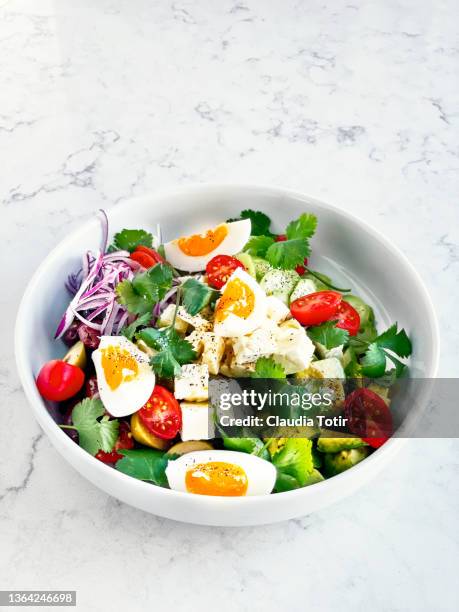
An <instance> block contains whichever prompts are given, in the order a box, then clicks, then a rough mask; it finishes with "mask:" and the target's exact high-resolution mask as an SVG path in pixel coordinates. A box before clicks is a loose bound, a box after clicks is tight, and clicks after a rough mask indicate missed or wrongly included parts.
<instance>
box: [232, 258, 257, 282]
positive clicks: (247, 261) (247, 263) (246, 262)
mask: <svg viewBox="0 0 459 612" xmlns="http://www.w3.org/2000/svg"><path fill="white" fill-rule="evenodd" d="M235 258H236V259H238V260H239V261H240V262H241V264H242V265H243V266H244V268H245V269H246V272H248V274H250V276H253V277H254V278H255V277H256V272H255V264H254V262H253V259H252V256H251V255H249V254H248V253H238V254H237V255H235Z"/></svg>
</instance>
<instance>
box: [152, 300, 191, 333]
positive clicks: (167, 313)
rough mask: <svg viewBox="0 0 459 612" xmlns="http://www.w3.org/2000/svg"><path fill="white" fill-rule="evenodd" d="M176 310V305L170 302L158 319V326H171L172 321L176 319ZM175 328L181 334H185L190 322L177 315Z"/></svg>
mask: <svg viewBox="0 0 459 612" xmlns="http://www.w3.org/2000/svg"><path fill="white" fill-rule="evenodd" d="M174 312H175V305H174V304H169V306H167V307H166V308H165V309H164V310H163V312H162V314H161V316H160V317H159V319H158V327H169V326H170V325H172V321H173V320H174ZM174 328H175V329H176V330H177V331H178V332H179V333H180V334H184V333H185V332H186V330H187V329H188V323H187V322H186V321H184V320H183V319H182V318H180V317H179V316H177V317H176V318H175V324H174Z"/></svg>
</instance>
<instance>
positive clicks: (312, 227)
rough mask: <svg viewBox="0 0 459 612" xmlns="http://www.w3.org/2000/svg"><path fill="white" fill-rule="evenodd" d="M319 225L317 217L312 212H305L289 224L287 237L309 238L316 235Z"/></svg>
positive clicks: (292, 238)
mask: <svg viewBox="0 0 459 612" xmlns="http://www.w3.org/2000/svg"><path fill="white" fill-rule="evenodd" d="M316 227H317V217H316V216H315V215H313V214H311V213H303V214H302V215H300V216H299V217H298V219H297V220H296V221H291V222H290V223H289V224H288V225H287V230H286V232H285V233H286V234H287V238H288V239H289V240H294V239H296V238H302V239H308V238H311V236H313V235H314V232H315V231H316Z"/></svg>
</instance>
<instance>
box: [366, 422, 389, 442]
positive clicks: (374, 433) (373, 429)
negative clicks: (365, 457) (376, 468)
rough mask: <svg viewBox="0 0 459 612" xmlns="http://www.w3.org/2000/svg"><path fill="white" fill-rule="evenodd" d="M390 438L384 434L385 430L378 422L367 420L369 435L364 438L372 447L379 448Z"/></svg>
mask: <svg viewBox="0 0 459 612" xmlns="http://www.w3.org/2000/svg"><path fill="white" fill-rule="evenodd" d="M388 439H389V437H388V436H386V435H384V431H382V430H381V429H380V428H379V427H378V425H376V423H374V422H373V421H367V435H366V437H364V438H362V440H363V441H364V442H366V443H367V444H369V445H370V446H371V447H372V448H379V447H380V446H382V445H383V444H384V442H387V440H388Z"/></svg>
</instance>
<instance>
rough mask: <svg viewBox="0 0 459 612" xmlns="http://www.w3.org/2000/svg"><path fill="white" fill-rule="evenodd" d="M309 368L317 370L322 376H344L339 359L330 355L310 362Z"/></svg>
mask: <svg viewBox="0 0 459 612" xmlns="http://www.w3.org/2000/svg"><path fill="white" fill-rule="evenodd" d="M311 370H314V371H315V372H319V373H320V374H321V375H322V376H323V378H344V377H345V376H344V370H343V366H342V365H341V362H340V361H339V359H336V357H330V358H328V359H319V360H318V361H314V362H313V363H312V364H311Z"/></svg>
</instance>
